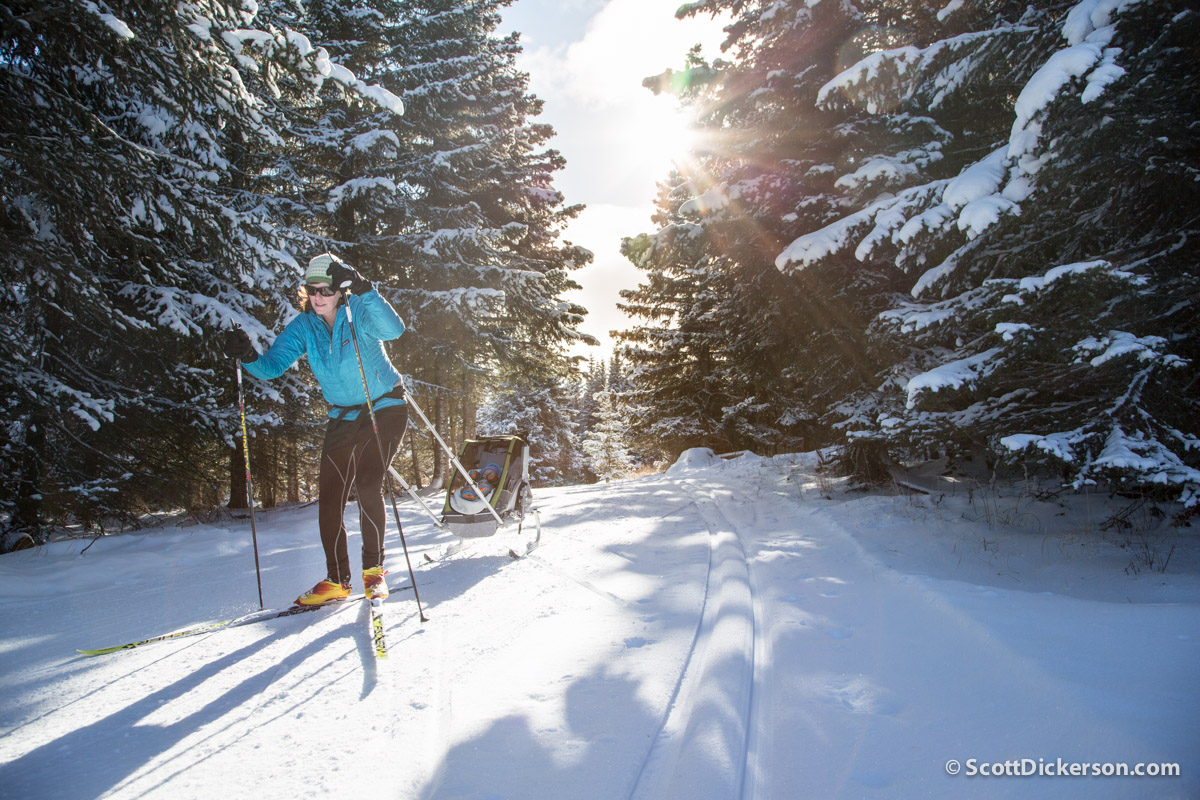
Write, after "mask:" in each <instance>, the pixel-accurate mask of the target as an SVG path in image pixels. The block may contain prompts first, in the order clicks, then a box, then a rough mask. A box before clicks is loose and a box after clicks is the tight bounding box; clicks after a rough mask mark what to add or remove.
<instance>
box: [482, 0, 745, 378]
mask: <svg viewBox="0 0 1200 800" xmlns="http://www.w3.org/2000/svg"><path fill="white" fill-rule="evenodd" d="M678 7H679V0H515V2H514V3H513V4H512V6H510V7H509V8H507V9H505V10H504V11H503V12H502V13H503V16H502V21H501V24H500V26H499V28H498V30H497V33H499V34H506V33H508V32H510V31H519V32H520V33H521V42H522V44H523V45H524V48H525V52H524V54H523V55H522V57H521V59H520V60H519V62H518V64H519V66H520V67H521V68H522V69H523V70H525V71H526V72H528V73H529V76H530V91H531V92H532V93H533V94H534V95H536V96H538V97H540V98H541V99H542V100H544V101H545V108H544V110H543V113H542V115H541V116H540V117H538V119H537V121H538V122H541V123H547V124H549V125H551V126H553V127H554V129H555V131H556V134H557V135H556V136H555V138H554V139H553V140H551V142H550V146H551V147H553V148H554V149H556V150H558V151H559V152H561V153H562V154H563V156H564V157H565V158H566V160H567V166H566V169H564V170H563V171H562V172H560V173H558V175H557V176H556V177H557V180H556V185H557V188H558V189H559V190H560V191H561V192H563V194H564V195H565V197H566V202H567V204H569V205H574V204H577V203H582V204H584V205H586V206H587V208H586V210H585V211H584V212H583V213H582V214H581V215H580V216H579V218H577V219H576V220H575V221H574V222H573V223H572V225H571V226H570V227H569V228H568V229H567V231H566V233H565V236H564V238H565V239H567V240H568V241H571V242H573V243H574V244H577V245H580V246H582V247H586V248H587V249H588V250H591V251H592V252H593V253H594V254H595V260H594V261H593V263H592V264H590V265H589V266H588V267H586V268H584V269H582V270H580V271H578V272H576V273H575V275H574V277H575V280H576V281H577V282H578V283H579V284H581V285H582V287H583V289H582V291H580V292H578V293H573V296H572V297H571V299H573V300H576V301H578V302H581V303H582V304H583V305H584V306H586V307H587V309H588V311H589V314H588V317H587V320H586V321H585V322H584V324H583V325H582V330H583V331H584V332H586V333H590V334H592V335H593V336H595V337H597V338H598V339H600V340H601V343H602V344H601V347H599V348H595V347H581V348H576V349H574V350H572V352H575V353H579V354H581V355H585V356H589V357H595V358H608V357H609V355H610V354H611V352H612V346H613V343H612V340H611V339H610V337H609V332H610V331H611V330H614V329H623V328H628V327H630V326H631V323H632V322H633V321H632V320H630V318H629V317H626V316H625V315H624V314H622V313H621V312H620V311H619V310H618V309H617V307H616V304H617V302H618V301H619V300H620V297H619V294H618V293H619V291H620V290H621V289H631V288H634V287H636V286H637V285H638V283H639V282H640V279H641V274H640V272H639V270H638V269H637V268H636V267H634V266H633V265H632V264H631V263H629V261H627V260H626V259H625V258H624V257H623V256H622V255H621V252H620V246H621V239H622V238H623V237H626V236H636V235H637V234H639V233H649V232H652V230H653V226H652V223H651V222H650V215H651V213H652V212H653V203H654V195H655V192H656V189H655V186H656V183H657V182H658V181H660V180H662V179H664V178H666V177H667V175H668V173H669V171H670V169H671V157H672V155H682V152H683V151H684V150H685V149H686V144H687V142H686V135H687V134H686V114H684V113H682V112H681V111H680V110H679V108H678V106H677V104H676V102H675V101H674V100H673V99H670V98H666V97H656V96H655V95H654V94H653V93H652V92H651V91H650V90H648V89H646V88H644V87H643V86H642V79H643V78H646V77H648V76H651V75H657V74H659V73H661V72H662V71H663V70H665V69H667V68H675V69H679V68H682V66H683V64H684V58H685V56H686V54H687V52H688V50H689V49H690V48H691V47H692V46H693V45H695V44H701V45H703V46H704V51H703V52H704V54H705V55H706V56H707V57H708V58H710V59H711V58H713V57H715V56H717V55H719V53H720V50H719V46H720V43H721V41H722V39H723V34H722V32H721V23H719V22H715V21H713V20H712V19H710V18H709V17H700V18H696V19H690V20H677V19H675V9H676V8H678Z"/></svg>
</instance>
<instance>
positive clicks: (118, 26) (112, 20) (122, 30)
mask: <svg viewBox="0 0 1200 800" xmlns="http://www.w3.org/2000/svg"><path fill="white" fill-rule="evenodd" d="M83 7H84V8H85V9H87V10H88V11H90V12H91V13H93V14H95V15H96V16H97V17H99V18H100V21H101V22H103V23H104V24H105V25H107V26H108V27H109V29H110V30H111V31H112V32H113V33H115V34H116V35H117V37H118V38H121V39H132V38H133V31H132V30H130V28H129V26H128V25H127V24H125V22H124V20H121V19H118V18H117V17H115V16H113V15H112V14H109V13H107V12H104V11H101V10H100V6H98V5H96V3H94V2H92V0H84V3H83Z"/></svg>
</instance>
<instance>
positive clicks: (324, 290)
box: [304, 284, 339, 297]
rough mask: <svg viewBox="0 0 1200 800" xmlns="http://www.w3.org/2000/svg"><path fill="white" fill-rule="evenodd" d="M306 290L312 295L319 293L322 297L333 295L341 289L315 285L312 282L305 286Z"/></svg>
mask: <svg viewBox="0 0 1200 800" xmlns="http://www.w3.org/2000/svg"><path fill="white" fill-rule="evenodd" d="M304 291H305V292H307V293H308V294H309V295H310V296H311V295H314V294H319V295H321V297H333V296H334V295H335V294H337V293H338V291H339V290H338V289H335V288H333V287H332V286H313V285H312V284H307V285H305V287H304Z"/></svg>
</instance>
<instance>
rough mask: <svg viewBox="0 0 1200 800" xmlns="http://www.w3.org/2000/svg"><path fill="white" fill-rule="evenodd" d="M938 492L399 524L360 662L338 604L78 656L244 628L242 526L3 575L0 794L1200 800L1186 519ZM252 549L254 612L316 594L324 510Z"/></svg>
mask: <svg viewBox="0 0 1200 800" xmlns="http://www.w3.org/2000/svg"><path fill="white" fill-rule="evenodd" d="M941 488H942V490H945V491H939V492H938V493H937V494H934V495H917V496H911V497H909V496H896V497H892V496H886V497H885V496H878V495H861V494H848V493H845V492H843V491H841V490H840V489H839V487H838V486H837V485H836V484H835V483H831V482H830V481H828V480H826V479H822V478H819V477H818V475H817V473H816V471H815V462H814V459H813V458H812V457H811V456H786V457H777V458H774V459H765V458H759V457H756V456H753V455H749V454H747V455H743V456H741V457H740V458H736V459H732V460H720V459H714V458H712V457H711V455H710V454H708V453H706V452H704V451H691V452H690V453H687V454H685V458H683V459H681V461H680V463H679V464H677V465H676V466H675V467H673V468H672V469H671V470H669V471H668V472H667V473H666V474H663V475H658V476H652V477H648V478H642V479H638V480H631V481H624V482H619V483H613V484H609V485H598V486H583V487H571V488H565V489H557V490H542V491H539V492H538V493H537V499H538V502H539V503H540V505H541V508H542V523H543V526H544V536H543V544H542V547H540V548H539V549H537V550H536V551H534V552H533V553H532V554H531V555H530V556H528V557H527V558H524V559H522V560H513V559H510V558H509V557H508V556H507V555H506V554H505V551H506V549H507V546H508V545H509V544H511V543H513V541H515V535H516V534H515V531H506V532H503V533H502V534H501V535H500V536H497V537H496V538H493V539H484V540H478V541H477V542H476V543H475V544H474V546H472V547H470V548H468V549H466V550H464V551H463V552H461V553H459V554H457V555H455V556H452V557H450V558H449V559H447V560H443V561H438V562H434V563H430V562H427V561H426V560H425V559H424V558H423V554H425V553H429V554H431V555H436V554H437V553H438V552H439V551H440V550H441V549H442V548H443V547H444V546H445V545H446V544H447V543H448V542H449V541H450V537H449V536H448V535H446V534H443V533H440V532H438V531H437V530H436V529H435V528H434V527H433V526H432V525H431V524H429V522H428V520H425V519H422V518H421V517H419V516H418V515H417V513H416V510H415V507H414V505H413V504H412V503H411V502H409V503H405V504H403V505H402V506H401V515H402V517H403V521H404V524H405V530H406V534H407V537H408V541H409V546H410V549H411V551H412V553H413V557H414V562H413V563H414V565H416V574H417V581H418V586H419V589H420V596H421V600H422V601H423V603H424V607H425V611H426V613H427V615H428V616H429V621H428V622H427V623H424V624H421V623H420V621H419V620H418V618H417V616H416V613H415V612H416V609H415V604H414V602H413V596H412V592H411V591H401V592H397V593H396V594H394V595H393V597H392V599H391V600H390V601H389V604H388V612H387V613H388V621H387V625H388V627H387V635H388V639H389V643H390V646H391V654H392V655H391V658H390V659H389V660H388V661H386V662H381V663H380V664H378V665H377V664H376V663H375V661H374V656H373V654H372V650H371V649H370V647H369V641H368V636H367V630H366V627H367V625H366V615H365V611H364V609H363V608H362V607H361V606H360V604H358V603H353V604H346V605H343V606H340V607H338V608H336V609H331V610H323V611H320V612H316V613H313V614H305V615H301V616H298V617H289V618H285V619H278V620H274V621H271V622H266V623H260V624H256V625H249V626H243V627H238V628H231V629H225V630H222V631H218V632H215V633H211V634H207V635H204V636H198V637H192V638H187V639H179V640H174V641H169V642H162V643H157V644H153V645H148V646H145V647H142V648H138V649H136V650H129V651H123V652H119V653H115V654H112V655H105V656H98V657H93V658H87V657H82V656H78V655H76V653H75V648H76V647H84V648H87V647H99V646H103V645H109V644H117V643H120V642H124V641H129V640H134V639H139V638H143V637H145V636H148V635H152V634H156V633H163V632H166V631H170V630H173V629H176V628H181V627H186V626H190V625H192V624H195V623H197V622H202V621H205V620H211V619H222V618H227V617H231V616H237V615H238V614H240V613H242V612H245V611H248V610H252V609H254V608H256V607H257V590H256V588H255V581H254V562H253V557H252V554H251V549H250V529H249V525H248V523H246V522H245V521H229V522H226V523H224V524H214V525H207V526H193V527H186V528H174V527H171V528H165V529H160V530H155V531H152V532H148V533H144V534H132V535H124V536H114V537H108V538H105V539H102V540H100V541H98V542H96V544H95V545H93V546H92V547H91V548H90V549H89V550H87V552H86V553H82V552H81V551H82V550H83V547H84V546H85V544H86V542H83V541H78V540H76V541H66V542H59V543H55V544H52V545H49V546H47V547H44V548H41V549H39V550H36V551H26V552H21V553H15V554H10V555H6V556H3V557H0V796H3V797H5V798H10V797H11V798H23V799H30V798H69V799H70V800H77V799H78V798H94V797H120V798H135V797H139V798H140V797H152V798H172V800H175V799H176V798H211V797H262V796H266V797H273V798H299V797H324V796H331V797H379V798H385V797H386V798H418V797H420V798H434V797H436V798H572V800H577V799H580V798H630V797H632V798H688V800H693V799H700V798H738V797H744V798H797V797H805V798H856V797H867V798H872V797H903V798H908V797H946V798H960V797H985V798H986V797H1013V796H1020V797H1023V798H1030V797H1034V798H1039V797H1045V798H1062V797H1080V798H1083V797H1086V798H1109V797H1112V798H1117V797H1121V798H1127V797H1139V798H1185V797H1190V798H1196V797H1200V690H1198V689H1197V683H1196V680H1197V677H1198V670H1197V666H1198V665H1200V546H1198V545H1200V541H1198V539H1197V536H1196V535H1195V533H1194V530H1195V529H1194V528H1193V529H1183V531H1182V532H1178V531H1175V530H1174V529H1172V528H1171V527H1170V526H1169V524H1167V523H1166V522H1165V521H1163V520H1161V519H1159V518H1156V517H1154V516H1151V515H1149V514H1147V515H1145V516H1144V518H1141V519H1135V520H1133V522H1134V527H1133V528H1132V529H1130V530H1128V531H1127V532H1126V533H1123V534H1118V533H1115V532H1110V531H1105V530H1102V527H1101V526H1102V524H1103V523H1104V521H1105V520H1106V519H1107V518H1108V515H1109V513H1110V510H1109V507H1108V506H1107V505H1106V502H1107V498H1104V497H1099V498H1092V499H1091V500H1090V501H1088V500H1087V499H1086V498H1070V499H1069V500H1062V501H1056V500H1053V499H1047V500H1037V499H1034V498H1033V497H1031V496H1028V495H1025V494H1010V495H1008V496H1006V497H999V498H998V497H997V496H996V495H995V494H991V493H987V492H982V493H981V492H978V491H968V490H966V489H965V488H960V489H957V490H954V491H950V489H952V487H949V486H948V485H943V486H942V487H941ZM1060 502H1062V503H1064V504H1063V505H1060ZM355 516H356V515H355V514H354V513H351V514H349V515H348V522H356V520H355ZM352 533H355V535H356V532H353V531H352ZM392 538H393V544H392V549H391V551H390V566H391V569H392V573H391V575H390V578H391V583H392V585H393V586H394V587H400V586H403V585H405V584H407V583H408V579H407V573H406V570H405V568H404V565H403V557H402V555H401V551H400V547H399V544H398V541H395V537H394V536H393V537H392ZM258 539H259V548H260V552H261V559H262V567H263V586H264V595H265V599H266V604H267V605H268V606H278V605H287V604H288V603H290V602H291V600H292V599H293V598H294V597H295V596H296V595H297V594H298V593H299V592H300V591H301V590H303V589H305V588H307V587H308V586H309V585H311V584H312V583H313V582H315V581H316V580H317V579H318V578H319V577H321V574H320V573H321V566H322V563H323V561H322V557H321V553H320V547H319V545H318V542H317V535H316V510H315V508H314V507H308V508H294V509H281V510H276V511H273V512H271V513H262V512H260V513H259V516H258ZM351 547H352V550H353V549H354V548H355V547H356V541H355V540H354V539H352V541H351ZM1171 548H1174V549H1173V550H1172V549H1171ZM1168 555H1169V557H1170V560H1169V563H1168V564H1167V569H1166V571H1165V572H1163V571H1160V570H1159V567H1161V565H1162V563H1163V562H1164V561H1165V560H1166V558H1167V557H1168ZM952 761H953V762H956V763H957V765H958V770H959V773H958V774H950V772H951V771H952V770H954V768H955V767H954V764H949V766H948V762H952ZM1076 764H1077V765H1082V766H1079V767H1075V769H1077V770H1078V769H1083V770H1085V771H1087V772H1088V773H1089V774H1090V773H1091V772H1092V771H1094V770H1095V771H1100V772H1103V771H1105V770H1106V769H1108V768H1109V767H1108V766H1107V765H1118V764H1127V765H1129V766H1130V767H1131V768H1133V767H1136V766H1137V765H1139V764H1145V765H1151V766H1150V769H1152V770H1157V769H1158V765H1160V764H1178V765H1179V770H1180V771H1181V773H1182V775H1181V776H1179V777H1104V776H1103V775H1101V776H1098V777H1072V776H1070V775H1063V776H1055V775H1048V774H1045V773H1049V772H1054V771H1057V770H1059V769H1060V768H1061V769H1063V770H1065V771H1070V770H1071V768H1072V766H1071V765H1076ZM1093 765H1095V766H1094V767H1093ZM1113 768H1114V769H1115V768H1116V767H1115V766H1114V767H1113ZM1030 770H1032V771H1033V772H1035V773H1038V772H1040V773H1042V774H1034V775H1028V776H1024V777H1021V776H1016V775H1011V774H1010V775H1003V774H1002V775H1001V776H998V777H993V776H990V775H983V774H975V775H969V774H968V773H970V772H977V773H978V772H981V771H987V772H993V771H1000V772H1002V773H1003V772H1006V771H1007V772H1010V773H1011V772H1027V771H1030Z"/></svg>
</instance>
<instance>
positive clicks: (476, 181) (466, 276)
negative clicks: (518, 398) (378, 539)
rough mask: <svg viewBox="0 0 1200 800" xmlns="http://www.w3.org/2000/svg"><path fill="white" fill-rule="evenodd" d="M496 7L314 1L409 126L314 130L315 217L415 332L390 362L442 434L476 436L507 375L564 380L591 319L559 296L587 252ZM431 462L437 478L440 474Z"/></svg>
mask: <svg viewBox="0 0 1200 800" xmlns="http://www.w3.org/2000/svg"><path fill="white" fill-rule="evenodd" d="M504 4H505V2H504V1H503V0H489V2H473V3H463V2H461V0H395V1H394V2H381V1H379V0H356V2H353V3H351V2H348V0H341V1H340V2H333V1H332V0H331V1H330V2H323V3H319V4H318V3H312V4H310V5H309V8H310V15H309V18H310V22H311V23H312V24H314V25H316V26H318V27H319V28H320V29H321V31H322V32H323V35H325V36H326V37H327V38H326V39H323V41H328V42H329V44H328V46H329V48H330V51H331V52H332V53H333V54H334V55H335V57H338V58H341V59H343V60H345V62H346V63H347V64H348V65H350V66H352V67H353V68H355V69H356V70H358V71H360V72H361V73H362V74H363V76H364V78H365V79H368V80H370V81H372V82H377V83H379V84H380V85H382V86H384V87H386V88H388V89H390V90H391V91H393V92H395V93H396V94H397V95H398V96H400V97H401V98H402V99H403V102H404V104H405V107H406V111H405V115H404V116H403V117H402V118H389V117H387V116H386V115H380V114H378V113H374V112H372V111H371V109H369V108H366V107H364V108H360V109H351V110H349V111H346V112H342V111H337V112H334V113H330V114H328V115H326V116H323V117H320V118H319V119H315V120H314V123H319V124H314V126H313V127H312V131H311V133H309V134H308V136H309V138H310V139H311V141H312V142H313V149H314V151H317V152H323V153H324V155H322V156H320V161H319V164H320V165H321V166H320V167H319V170H320V174H318V175H317V176H316V178H317V181H316V185H317V187H318V188H319V191H316V192H314V193H313V194H312V199H313V200H314V201H315V202H314V203H313V206H314V209H315V211H314V217H315V218H316V219H317V220H318V230H320V231H321V232H322V233H323V235H324V236H325V237H326V240H327V242H328V246H329V248H330V249H331V250H334V251H335V252H339V253H341V254H342V255H345V256H346V257H347V258H349V259H350V260H351V261H353V262H354V263H355V265H356V266H359V267H360V268H362V269H363V270H364V272H365V273H366V274H367V275H368V276H369V277H371V278H373V279H376V280H380V281H382V282H383V283H384V285H385V287H387V289H385V291H388V290H390V294H389V298H390V299H391V300H393V302H394V303H395V305H396V307H397V310H398V311H399V312H400V314H401V316H402V317H404V319H405V321H406V323H407V324H408V326H409V331H408V333H407V334H406V335H405V336H404V337H403V339H402V340H401V341H400V342H399V345H398V348H397V350H398V352H395V353H393V356H394V357H395V358H396V359H397V363H398V365H399V366H400V367H401V369H402V370H403V371H405V372H407V373H410V374H412V375H413V378H414V382H415V385H416V387H417V389H418V393H419V395H420V400H421V401H422V405H423V407H424V408H425V410H426V411H427V413H429V415H430V416H431V417H432V418H433V420H434V422H435V424H437V425H438V426H439V427H440V428H442V432H443V434H445V435H453V434H454V433H455V432H456V431H457V432H461V433H469V431H470V428H472V427H473V425H474V417H475V414H474V408H475V407H476V406H478V405H479V403H480V402H481V400H482V398H483V396H484V394H485V393H486V391H487V390H488V389H489V388H490V386H492V385H494V379H493V377H492V376H494V375H495V374H498V372H499V371H503V370H502V368H508V367H512V366H517V365H521V364H527V363H534V362H537V363H539V364H542V365H545V364H556V365H557V368H558V369H559V370H560V372H561V373H562V374H564V375H565V374H566V371H567V370H568V367H569V364H568V362H567V361H566V360H565V358H564V356H563V354H562V345H563V344H564V343H566V342H570V341H574V340H577V339H580V338H586V337H584V336H583V335H582V334H580V333H578V331H577V330H576V326H577V325H578V324H579V322H580V321H581V320H582V318H583V314H584V313H585V312H584V310H583V309H582V308H581V307H579V306H577V305H575V304H572V303H568V302H565V301H563V299H562V294H563V292H565V291H567V290H569V289H572V288H576V284H575V283H574V282H573V281H572V280H571V279H570V278H569V277H568V275H569V272H570V271H571V270H573V269H576V268H578V267H580V266H582V265H584V264H585V263H587V262H588V261H589V260H590V254H589V253H587V252H586V251H584V250H582V249H581V248H576V247H573V246H571V245H570V244H567V243H563V242H560V241H559V240H558V237H559V233H560V230H561V228H562V227H563V226H564V225H565V224H566V223H567V222H568V221H569V220H570V219H571V218H573V217H574V216H575V215H576V214H577V213H578V212H579V208H578V207H566V206H564V205H563V198H562V196H561V195H560V194H559V193H558V192H557V191H555V190H554V188H553V185H552V181H553V173H554V172H555V171H557V170H558V169H560V168H561V167H562V165H563V162H562V159H561V158H560V157H559V156H558V154H557V153H555V152H554V151H552V150H546V149H545V148H544V145H545V142H546V141H547V139H548V138H549V137H550V135H551V130H550V129H549V127H548V126H545V125H537V124H533V123H532V122H531V120H532V118H533V117H536V116H537V115H538V114H539V113H540V111H541V102H540V101H539V100H537V99H536V98H534V97H532V96H531V95H529V94H528V91H527V86H528V78H527V76H526V75H525V74H523V73H521V72H520V71H518V70H517V69H516V66H515V59H516V56H517V55H518V53H519V52H520V47H519V45H518V43H517V38H516V36H515V35H514V36H510V37H504V38H500V37H497V36H496V35H495V27H496V25H497V23H498V22H499V16H498V14H497V9H498V8H499V7H501V6H502V5H504ZM349 6H353V7H354V11H355V13H353V14H351V13H348V7H349ZM326 20H328V21H326ZM335 23H336V24H338V25H340V26H341V27H336V26H335ZM314 35H315V34H314ZM464 393H465V394H464ZM435 453H436V451H435ZM435 461H436V464H435V468H434V477H433V481H434V482H435V483H437V482H438V481H439V480H443V479H444V477H445V470H446V467H445V461H444V459H442V458H441V457H440V454H438V455H437V456H436V458H435Z"/></svg>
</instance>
